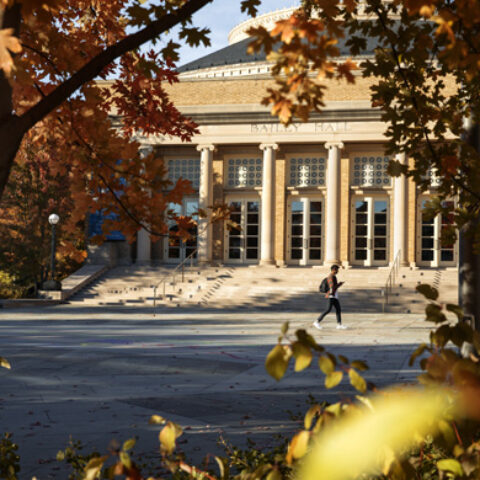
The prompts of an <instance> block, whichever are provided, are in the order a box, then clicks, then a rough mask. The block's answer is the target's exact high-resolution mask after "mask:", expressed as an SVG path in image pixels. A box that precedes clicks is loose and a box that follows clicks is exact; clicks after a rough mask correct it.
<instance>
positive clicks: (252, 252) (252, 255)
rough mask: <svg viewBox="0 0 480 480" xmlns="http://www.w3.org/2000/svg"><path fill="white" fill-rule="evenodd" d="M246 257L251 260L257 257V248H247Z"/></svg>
mask: <svg viewBox="0 0 480 480" xmlns="http://www.w3.org/2000/svg"><path fill="white" fill-rule="evenodd" d="M247 258H248V259H249V260H253V259H256V258H258V249H256V248H247Z"/></svg>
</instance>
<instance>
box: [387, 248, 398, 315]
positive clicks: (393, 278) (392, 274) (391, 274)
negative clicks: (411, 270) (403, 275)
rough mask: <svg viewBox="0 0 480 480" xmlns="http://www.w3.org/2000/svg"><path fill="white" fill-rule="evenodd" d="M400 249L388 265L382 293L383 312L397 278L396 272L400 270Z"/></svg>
mask: <svg viewBox="0 0 480 480" xmlns="http://www.w3.org/2000/svg"><path fill="white" fill-rule="evenodd" d="M401 254H402V251H401V250H399V251H398V252H397V254H396V255H395V259H394V260H393V264H392V266H391V267H390V271H389V272H388V277H387V282H386V283H385V289H384V293H383V299H384V300H383V311H384V312H385V306H386V305H387V304H388V297H389V295H390V294H391V292H392V289H393V287H394V286H395V281H396V279H397V275H398V272H399V270H400V257H401Z"/></svg>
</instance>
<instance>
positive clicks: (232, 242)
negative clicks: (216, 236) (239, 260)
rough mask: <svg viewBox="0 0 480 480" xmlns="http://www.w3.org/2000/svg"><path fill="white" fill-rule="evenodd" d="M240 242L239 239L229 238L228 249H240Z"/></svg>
mask: <svg viewBox="0 0 480 480" xmlns="http://www.w3.org/2000/svg"><path fill="white" fill-rule="evenodd" d="M240 242H241V240H240V237H230V238H229V242H228V246H229V247H230V248H232V247H240V245H241V243H240Z"/></svg>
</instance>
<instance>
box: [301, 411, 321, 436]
mask: <svg viewBox="0 0 480 480" xmlns="http://www.w3.org/2000/svg"><path fill="white" fill-rule="evenodd" d="M321 413H322V408H321V407H320V405H313V406H311V407H310V408H309V409H308V411H307V413H306V414H305V418H304V420H303V424H304V425H305V430H310V428H311V427H312V423H313V419H314V418H315V416H316V415H320V414H321Z"/></svg>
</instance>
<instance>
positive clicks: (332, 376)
mask: <svg viewBox="0 0 480 480" xmlns="http://www.w3.org/2000/svg"><path fill="white" fill-rule="evenodd" d="M342 378H343V372H340V371H337V372H332V373H329V374H328V375H327V376H326V377H325V387H327V388H333V387H336V386H337V385H338V384H339V383H340V382H341V381H342Z"/></svg>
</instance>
